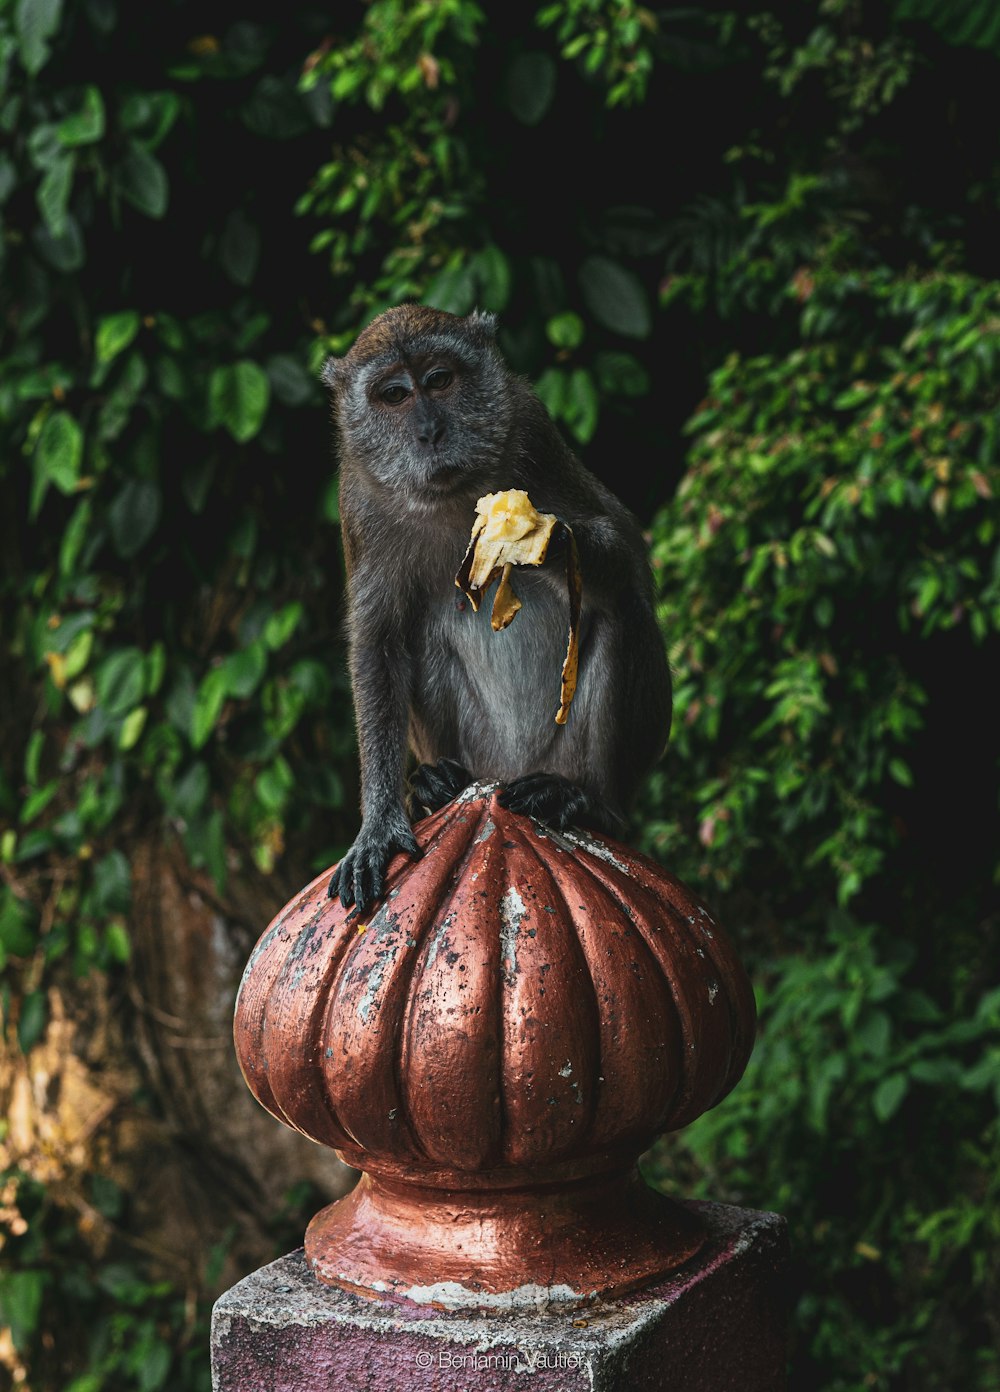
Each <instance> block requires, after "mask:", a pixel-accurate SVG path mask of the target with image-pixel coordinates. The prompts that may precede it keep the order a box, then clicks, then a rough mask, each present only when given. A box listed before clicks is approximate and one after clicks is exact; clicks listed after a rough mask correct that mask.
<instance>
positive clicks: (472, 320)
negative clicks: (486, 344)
mask: <svg viewBox="0 0 1000 1392" xmlns="http://www.w3.org/2000/svg"><path fill="white" fill-rule="evenodd" d="M469 324H470V326H471V327H472V328H473V329H478V330H479V332H480V333H481V334H482V336H483V337H484V338H486V339H489V341H490V342H491V343H492V342H493V340H494V339H495V338H496V336H497V316H496V315H495V314H493V313H491V312H490V311H489V310H485V309H474V310H473V311H472V313H471V314H470V315H469Z"/></svg>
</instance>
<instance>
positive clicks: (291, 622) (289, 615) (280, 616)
mask: <svg viewBox="0 0 1000 1392" xmlns="http://www.w3.org/2000/svg"><path fill="white" fill-rule="evenodd" d="M303 612H304V610H303V608H302V605H301V604H300V603H299V602H298V601H297V600H293V602H292V603H291V604H286V605H285V606H284V608H283V609H279V610H278V612H277V613H276V614H272V615H271V617H270V618H269V619H268V621H267V623H266V624H265V625H264V642H265V643H266V644H267V646H268V647H269V648H270V649H271V651H272V652H276V651H277V650H278V648H283V647H284V646H285V644H286V643H287V642H288V640H289V638H291V636H292V634H293V633H294V632H295V630H296V628H298V626H299V622H300V620H301V618H302V615H303Z"/></svg>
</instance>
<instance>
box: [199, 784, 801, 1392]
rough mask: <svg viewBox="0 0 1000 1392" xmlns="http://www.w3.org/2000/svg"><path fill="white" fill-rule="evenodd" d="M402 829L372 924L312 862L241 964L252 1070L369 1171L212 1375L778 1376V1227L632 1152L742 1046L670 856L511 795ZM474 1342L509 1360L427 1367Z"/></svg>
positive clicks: (714, 956) (675, 1122) (273, 1280)
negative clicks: (683, 1186) (645, 1172)
mask: <svg viewBox="0 0 1000 1392" xmlns="http://www.w3.org/2000/svg"><path fill="white" fill-rule="evenodd" d="M414 832H415V835H416V837H417V840H418V841H419V843H420V845H421V848H422V850H423V855H422V857H421V858H420V859H418V860H416V861H411V860H409V859H407V858H405V857H397V859H396V860H395V861H394V862H393V863H392V864H391V865H390V867H389V876H388V883H387V889H386V895H385V898H384V900H383V901H382V903H381V905H380V906H379V907H378V909H377V911H376V912H374V913H373V914H372V916H371V917H370V919H368V921H366V922H362V921H359V919H358V917H357V915H356V914H353V913H347V912H346V911H345V910H344V909H343V907H342V906H341V905H340V904H339V902H337V901H336V900H334V899H331V898H329V897H328V894H327V886H328V884H329V878H330V872H327V873H325V874H323V875H321V876H319V877H318V878H317V879H316V880H314V881H313V883H312V884H310V885H308V886H306V888H305V889H304V890H302V891H301V892H300V893H299V894H298V895H296V896H295V898H294V899H293V900H292V901H291V902H290V903H289V904H288V905H287V906H286V908H285V909H284V910H283V911H282V912H281V913H280V914H279V915H278V916H277V918H276V919H275V920H274V922H273V923H272V924H271V925H270V927H269V928H268V930H267V931H266V932H265V934H264V935H263V937H262V938H261V940H260V942H259V943H258V944H257V947H256V948H255V949H254V952H253V955H252V956H251V959H250V962H249V963H248V965H247V969H246V972H245V973H244V977H243V983H242V985H241V987H240V995H239V999H238V1001H237V1006H236V1024H235V1036H236V1051H237V1056H238V1058H239V1060H240V1064H241V1067H242V1069H243V1074H244V1077H245V1078H246V1080H247V1084H248V1086H249V1087H250V1089H251V1091H252V1092H253V1093H254V1095H255V1096H256V1098H257V1099H258V1101H259V1102H260V1103H261V1104H262V1105H263V1106H264V1107H266V1108H267V1110H268V1111H270V1112H271V1113H272V1114H273V1115H274V1116H275V1117H277V1118H278V1120H279V1121H281V1122H283V1123H284V1124H285V1125H288V1126H292V1127H294V1128H295V1129H296V1130H299V1131H301V1132H303V1133H304V1134H305V1135H307V1136H310V1137H312V1139H313V1140H315V1141H318V1142H319V1143H320V1144H321V1145H327V1146H330V1147H332V1148H333V1149H334V1150H336V1152H337V1154H338V1155H339V1156H340V1158H341V1159H342V1160H345V1161H347V1162H348V1163H349V1164H351V1165H353V1166H355V1167H356V1168H358V1169H359V1170H361V1171H362V1172H363V1173H362V1178H361V1180H360V1182H359V1183H358V1185H357V1187H356V1188H355V1189H354V1190H353V1191H352V1193H351V1194H349V1195H348V1196H347V1197H346V1198H343V1199H340V1200H338V1202H337V1203H335V1204H332V1205H330V1206H329V1207H327V1208H325V1209H323V1210H322V1211H321V1212H320V1213H318V1214H316V1216H315V1217H314V1218H313V1220H312V1222H311V1223H310V1224H309V1226H308V1228H307V1230H306V1234H305V1257H304V1260H305V1265H303V1259H302V1257H290V1258H286V1259H284V1261H283V1262H279V1263H277V1264H276V1265H275V1266H271V1267H268V1268H266V1269H265V1271H263V1272H259V1273H257V1274H256V1275H255V1276H251V1277H248V1278H247V1280H246V1281H244V1282H242V1283H241V1284H240V1285H239V1286H237V1287H235V1288H234V1290H233V1291H231V1292H230V1293H229V1294H228V1295H226V1296H224V1297H223V1298H222V1300H221V1301H220V1302H219V1305H218V1307H217V1310H216V1341H215V1359H216V1362H215V1370H216V1386H217V1388H218V1389H219V1392H258V1389H262V1388H273V1389H275V1392H292V1390H293V1389H295V1390H296V1392H298V1389H302V1392H305V1389H310V1392H311V1390H312V1389H314V1388H315V1389H319V1388H320V1387H325V1386H330V1387H331V1388H332V1387H333V1386H357V1387H359V1388H360V1387H373V1388H378V1387H386V1388H389V1387H409V1386H415V1387H420V1386H424V1385H426V1386H429V1387H442V1388H452V1387H456V1386H462V1387H464V1386H469V1387H475V1388H476V1389H482V1388H484V1387H496V1388H506V1387H514V1386H524V1385H527V1382H528V1381H530V1382H531V1385H533V1386H536V1387H538V1388H557V1387H559V1388H563V1387H565V1388H574V1387H577V1386H579V1387H586V1388H588V1389H589V1392H594V1389H595V1388H597V1387H603V1388H608V1389H610V1388H618V1387H620V1388H622V1392H625V1390H626V1389H628V1388H631V1387H636V1388H638V1387H643V1386H650V1387H652V1386H654V1385H656V1386H659V1385H661V1384H660V1383H658V1382H656V1379H657V1378H662V1377H663V1375H664V1369H665V1368H669V1369H670V1374H669V1376H670V1380H669V1382H667V1383H663V1384H662V1385H665V1386H669V1387H670V1388H671V1389H672V1392H680V1389H682V1388H691V1389H694V1388H704V1389H713V1388H718V1389H722V1388H727V1387H733V1388H737V1387H739V1388H740V1389H741V1392H755V1389H757V1388H760V1389H764V1388H773V1387H778V1386H780V1381H781V1366H782V1354H781V1343H782V1339H781V1335H780V1332H779V1331H780V1325H781V1313H780V1309H781V1305H780V1301H779V1298H778V1295H777V1291H776V1287H775V1282H774V1274H775V1271H776V1270H777V1269H778V1267H779V1266H780V1242H779V1231H780V1227H781V1220H780V1219H778V1218H776V1217H775V1215H760V1214H744V1213H742V1212H741V1211H740V1210H738V1209H724V1208H719V1207H717V1206H713V1205H708V1206H705V1205H697V1204H687V1205H685V1204H681V1203H677V1202H675V1201H673V1200H671V1199H668V1198H666V1197H665V1196H663V1195H662V1194H659V1193H657V1192H656V1191H654V1190H652V1189H651V1188H649V1186H648V1185H646V1184H645V1183H644V1181H643V1180H642V1178H641V1176H640V1174H639V1171H638V1167H637V1160H638V1157H639V1155H640V1154H641V1153H642V1152H643V1151H644V1150H646V1149H647V1148H648V1146H649V1145H650V1143H651V1142H652V1141H653V1139H654V1138H655V1137H656V1136H657V1135H659V1134H660V1133H661V1132H663V1131H669V1130H676V1129H678V1128H680V1127H682V1126H686V1125H687V1124H688V1123H689V1122H691V1121H693V1120H694V1119H695V1118H696V1117H698V1116H700V1115H701V1113H702V1112H705V1111H707V1110H708V1109H709V1108H710V1107H714V1106H715V1105H716V1104H717V1103H718V1102H719V1101H721V1100H722V1098H724V1097H725V1096H726V1094H727V1093H728V1092H729V1091H730V1090H731V1089H732V1088H733V1087H734V1086H735V1085H736V1083H737V1082H738V1081H739V1078H740V1076H741V1075H742V1073H743V1069H744V1068H745V1066H746V1062H747V1059H748V1058H749V1056H750V1050H751V1048H752V1044H753V1035H754V1025H755V1009H754V1000H753V993H752V991H751V989H750V983H749V981H748V980H747V977H746V973H745V972H744V970H743V967H742V965H741V963H740V961H739V958H738V956H737V954H736V952H735V949H734V948H733V945H732V943H731V942H730V941H729V939H728V937H727V936H726V934H725V932H724V931H723V930H722V928H721V927H720V926H719V924H718V923H716V922H715V920H714V919H713V917H712V915H711V914H710V913H709V911H708V910H707V909H706V908H705V906H704V905H703V904H701V903H700V902H699V901H698V900H697V898H695V896H694V895H693V894H692V893H691V891H690V890H688V889H687V888H686V887H685V886H684V885H683V884H681V882H680V881H679V880H677V879H676V878H675V877H674V876H672V875H670V874H669V873H668V872H667V871H665V870H664V869H663V868H662V866H659V865H657V864H656V863H655V862H653V861H651V860H649V859H648V858H646V857H645V856H642V855H639V854H638V853H637V852H635V851H634V850H632V849H630V848H629V847H628V846H625V845H622V844H621V843H620V842H617V841H612V840H610V839H609V838H607V837H603V836H591V835H589V834H586V833H578V832H564V833H556V832H554V831H552V830H551V829H550V828H547V827H545V826H543V825H541V824H540V823H538V822H534V821H532V820H530V819H528V818H525V817H521V816H518V815H516V814H514V813H511V812H509V811H507V810H506V809H505V808H503V807H502V806H501V805H500V803H499V801H498V799H497V797H496V787H495V786H479V785H474V786H473V787H471V788H468V789H466V791H465V792H464V793H462V794H461V795H460V796H459V797H458V798H456V799H455V800H454V802H452V803H450V804H449V805H448V806H447V807H444V808H442V809H441V810H440V811H439V812H437V813H435V814H434V815H433V816H431V817H428V818H427V819H426V820H425V821H423V822H421V823H419V824H418V825H417V826H416V827H415V828H414ZM281 1286H287V1290H285V1291H281V1290H280V1289H279V1287H281ZM324 1287H325V1288H324ZM359 1298H360V1303H359ZM550 1348H552V1349H554V1350H555V1352H556V1355H558V1357H559V1358H561V1360H562V1361H561V1362H558V1363H557V1365H556V1366H552V1367H550V1366H549V1362H548V1361H547V1353H546V1351H547V1350H548V1349H550ZM741 1348H742V1349H744V1350H746V1351H747V1352H746V1357H747V1359H749V1360H750V1361H749V1362H748V1363H746V1366H744V1365H743V1364H741V1363H740V1359H739V1357H738V1351H739V1350H740V1349H741ZM492 1349H496V1350H497V1351H498V1358H499V1353H500V1352H501V1351H503V1350H506V1354H507V1355H509V1357H508V1358H507V1361H506V1362H499V1361H498V1358H497V1359H494V1361H493V1363H492V1364H489V1365H483V1364H477V1365H474V1366H473V1364H470V1365H469V1366H470V1367H472V1374H471V1376H467V1367H466V1365H464V1364H463V1365H456V1364H455V1362H454V1360H453V1359H452V1360H451V1361H450V1362H449V1361H447V1360H448V1359H449V1358H450V1356H451V1352H452V1351H454V1350H464V1353H465V1354H467V1355H468V1357H469V1358H470V1359H472V1358H473V1355H475V1354H476V1353H477V1351H479V1350H486V1351H489V1350H492ZM532 1349H535V1350H541V1352H539V1353H538V1354H537V1356H532V1355H531V1350H532ZM519 1350H520V1352H518V1351H519ZM543 1355H545V1356H544V1357H543ZM418 1356H419V1358H420V1359H421V1360H427V1359H429V1360H430V1361H429V1362H426V1366H425V1364H424V1362H423V1361H421V1362H418V1361H417V1360H418ZM442 1358H444V1359H445V1361H444V1362H442V1361H441V1360H442ZM571 1365H572V1366H571ZM380 1368H381V1369H382V1371H379V1369H380ZM361 1369H364V1370H365V1371H364V1373H362V1372H361V1371H359V1370H361ZM734 1369H739V1371H734ZM376 1373H377V1374H378V1376H376ZM487 1373H488V1375H489V1378H490V1379H491V1380H490V1381H488V1382H487V1381H484V1377H485V1376H486V1375H487ZM598 1376H599V1377H600V1379H602V1380H601V1381H595V1380H594V1379H596V1378H598ZM324 1377H327V1378H328V1381H327V1382H325V1383H324V1381H323V1378H324ZM349 1378H354V1379H355V1381H353V1382H351V1381H345V1379H349ZM456 1378H457V1379H458V1380H457V1381H456ZM329 1379H333V1380H332V1381H329ZM540 1379H541V1380H540ZM630 1379H631V1381H630ZM636 1379H640V1380H639V1381H636ZM641 1379H645V1381H642V1380H641Z"/></svg>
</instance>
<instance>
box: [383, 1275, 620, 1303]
mask: <svg viewBox="0 0 1000 1392" xmlns="http://www.w3.org/2000/svg"><path fill="white" fill-rule="evenodd" d="M400 1294H401V1295H403V1296H405V1297H406V1299H407V1300H412V1301H415V1303H416V1304H418V1305H437V1306H439V1307H442V1308H444V1309H445V1310H472V1309H478V1310H548V1309H551V1308H552V1306H554V1305H584V1304H587V1303H589V1302H590V1301H593V1300H596V1299H597V1291H596V1290H591V1291H575V1290H573V1288H572V1287H571V1286H536V1285H526V1286H517V1287H516V1288H515V1289H514V1290H509V1291H477V1290H469V1288H468V1287H467V1286H463V1285H460V1284H459V1282H458V1281H435V1283H434V1284H433V1285H430V1286H410V1287H409V1289H407V1290H402V1291H400Z"/></svg>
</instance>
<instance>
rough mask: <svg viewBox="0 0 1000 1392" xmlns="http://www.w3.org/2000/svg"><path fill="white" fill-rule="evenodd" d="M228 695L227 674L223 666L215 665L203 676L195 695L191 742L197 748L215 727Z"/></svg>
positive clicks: (199, 747)
mask: <svg viewBox="0 0 1000 1392" xmlns="http://www.w3.org/2000/svg"><path fill="white" fill-rule="evenodd" d="M226 695H227V687H226V674H225V672H224V671H223V670H222V668H221V667H214V668H213V669H212V671H211V672H209V673H208V675H207V676H206V677H204V678H203V680H202V683H201V685H200V686H199V687H198V695H197V696H196V697H195V703H194V711H193V713H192V716H191V743H192V744H193V745H194V747H195V749H201V747H202V745H204V744H205V742H206V741H207V740H208V737H209V735H210V734H211V733H212V731H213V730H214V729H215V725H216V722H217V721H218V719H219V716H220V715H221V714H222V707H223V706H224V705H225V703H226Z"/></svg>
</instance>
